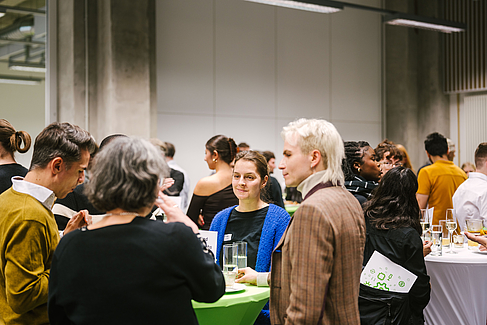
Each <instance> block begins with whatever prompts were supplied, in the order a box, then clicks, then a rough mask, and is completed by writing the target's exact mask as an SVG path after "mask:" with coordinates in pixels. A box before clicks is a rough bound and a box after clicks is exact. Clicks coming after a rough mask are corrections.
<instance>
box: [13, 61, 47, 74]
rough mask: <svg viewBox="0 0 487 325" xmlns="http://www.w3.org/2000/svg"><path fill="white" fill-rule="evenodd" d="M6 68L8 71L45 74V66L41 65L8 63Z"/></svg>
mask: <svg viewBox="0 0 487 325" xmlns="http://www.w3.org/2000/svg"><path fill="white" fill-rule="evenodd" d="M8 68H9V69H10V70H17V71H31V72H46V66H45V65H44V64H41V63H28V62H15V61H10V62H9V63H8Z"/></svg>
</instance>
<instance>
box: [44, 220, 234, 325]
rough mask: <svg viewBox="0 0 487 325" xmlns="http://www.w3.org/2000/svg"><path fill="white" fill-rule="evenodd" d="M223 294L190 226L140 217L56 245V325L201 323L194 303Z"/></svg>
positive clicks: (52, 291) (51, 304)
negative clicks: (192, 302)
mask: <svg viewBox="0 0 487 325" xmlns="http://www.w3.org/2000/svg"><path fill="white" fill-rule="evenodd" d="M224 293H225V283H224V280H223V275H222V272H221V270H220V267H219V266H217V265H216V264H215V261H214V257H213V256H212V254H211V253H209V252H208V251H207V250H205V249H204V248H203V247H202V243H201V241H200V240H199V239H198V238H197V237H196V236H195V235H194V233H193V232H192V231H191V229H190V228H189V227H186V226H185V225H183V224H181V223H168V224H165V223H162V222H159V221H153V220H148V219H144V218H140V217H137V218H135V219H134V220H133V221H132V222H131V223H129V224H121V225H113V226H107V227H104V228H99V229H93V230H84V231H83V230H77V231H73V232H72V233H69V234H67V235H66V236H65V237H63V238H62V240H61V241H60V243H59V245H58V247H57V249H56V251H55V253H54V258H53V262H52V267H51V275H50V281H49V300H48V311H49V320H50V322H51V324H52V325H56V324H77V325H82V324H90V325H95V324H103V325H109V324H198V322H197V319H196V316H195V313H194V311H193V308H192V305H191V299H194V300H196V301H199V302H214V301H216V300H218V299H219V298H220V297H221V296H222V295H223V294H224Z"/></svg>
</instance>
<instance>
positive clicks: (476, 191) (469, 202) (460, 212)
mask: <svg viewBox="0 0 487 325" xmlns="http://www.w3.org/2000/svg"><path fill="white" fill-rule="evenodd" d="M452 201H453V208H454V209H455V215H456V217H457V221H458V225H459V226H460V229H463V228H464V226H465V220H466V219H487V176H486V175H484V174H482V173H476V172H470V173H469V176H468V179H467V180H466V181H465V182H463V183H462V184H461V185H460V186H459V187H458V188H457V190H456V192H455V194H454V195H453V198H452Z"/></svg>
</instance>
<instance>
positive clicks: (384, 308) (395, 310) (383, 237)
mask: <svg viewBox="0 0 487 325" xmlns="http://www.w3.org/2000/svg"><path fill="white" fill-rule="evenodd" d="M366 227H367V235H366V239H365V250H364V262H363V265H364V266H365V265H366V264H367V262H368V261H369V259H370V257H371V256H372V254H373V253H374V251H375V250H377V251H378V252H379V253H381V254H382V255H384V256H385V257H387V258H389V259H390V260H391V261H393V262H394V263H396V264H398V265H400V266H402V267H404V268H405V269H407V270H408V271H410V272H412V273H414V274H415V275H417V276H418V278H417V279H416V282H415V283H414V285H413V286H412V287H411V290H410V291H409V293H406V294H405V293H397V292H388V291H382V290H378V289H374V288H370V287H367V286H364V285H360V294H359V310H360V320H361V323H362V324H422V323H423V322H424V318H423V309H424V308H425V307H426V305H427V304H428V302H429V299H430V292H431V287H430V283H429V279H430V278H429V276H428V274H427V272H426V266H425V263H424V257H423V243H422V242H421V238H420V236H419V233H418V232H417V231H416V230H414V229H413V228H412V227H403V228H398V229H390V230H379V229H376V228H375V227H372V226H371V225H370V224H369V222H368V220H367V218H366Z"/></svg>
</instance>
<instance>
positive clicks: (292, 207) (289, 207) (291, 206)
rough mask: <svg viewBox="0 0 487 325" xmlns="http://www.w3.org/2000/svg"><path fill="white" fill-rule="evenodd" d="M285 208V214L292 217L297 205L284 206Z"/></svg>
mask: <svg viewBox="0 0 487 325" xmlns="http://www.w3.org/2000/svg"><path fill="white" fill-rule="evenodd" d="M285 207H286V211H287V213H289V215H290V216H291V217H292V216H293V214H294V212H296V210H297V209H298V208H299V204H286V205H285Z"/></svg>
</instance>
